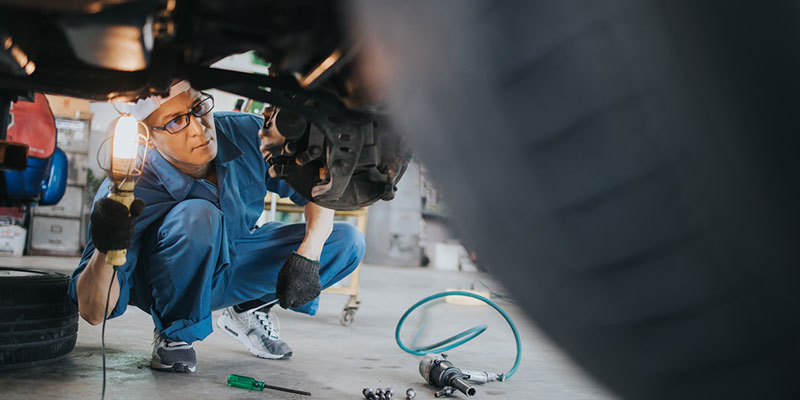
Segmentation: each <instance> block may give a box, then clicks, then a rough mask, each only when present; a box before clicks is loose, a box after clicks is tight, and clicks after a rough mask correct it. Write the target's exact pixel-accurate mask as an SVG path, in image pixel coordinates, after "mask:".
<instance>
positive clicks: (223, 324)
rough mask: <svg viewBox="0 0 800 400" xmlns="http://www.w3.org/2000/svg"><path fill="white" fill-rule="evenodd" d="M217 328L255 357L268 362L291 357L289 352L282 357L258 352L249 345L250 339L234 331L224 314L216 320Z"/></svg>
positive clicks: (251, 344)
mask: <svg viewBox="0 0 800 400" xmlns="http://www.w3.org/2000/svg"><path fill="white" fill-rule="evenodd" d="M217 327H218V328H219V329H221V330H222V331H223V332H225V333H227V334H228V336H230V337H232V338H234V339H236V340H238V341H239V343H241V344H243V345H244V346H245V347H247V350H250V353H252V354H253V355H254V356H256V357H259V358H266V359H268V360H286V359H288V358H290V357H291V356H292V352H291V351H290V352H288V353H286V354H284V355H282V356H276V355H274V354H270V353H264V352H262V351H259V350H258V349H257V348H256V347H255V346H253V343H250V339H248V338H247V335H246V334H245V333H244V332H242V331H240V330H238V329H236V326H235V325H234V323H233V321H232V320H231V319H230V318H229V317H228V316H226V315H225V314H223V315H220V316H219V318H217Z"/></svg>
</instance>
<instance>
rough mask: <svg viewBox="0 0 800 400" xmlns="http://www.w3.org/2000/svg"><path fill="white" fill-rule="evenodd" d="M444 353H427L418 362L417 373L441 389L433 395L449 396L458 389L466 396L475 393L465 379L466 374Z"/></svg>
mask: <svg viewBox="0 0 800 400" xmlns="http://www.w3.org/2000/svg"><path fill="white" fill-rule="evenodd" d="M445 357H446V356H444V355H438V354H428V355H426V356H425V357H422V360H421V361H420V362H419V373H420V375H422V377H423V378H424V379H425V380H426V381H427V382H428V383H430V384H431V385H433V386H436V387H437V388H439V389H441V390H440V391H438V392H436V393H435V394H434V396H436V397H437V398H439V397H442V396H449V395H451V394H453V393H454V392H455V390H456V389H458V390H459V391H460V392H461V393H464V394H465V395H467V396H474V395H475V388H474V387H472V386H470V384H469V383H467V381H466V379H465V378H466V377H467V375H465V374H464V373H463V372H461V370H460V369H458V368H456V367H455V366H454V365H453V363H451V362H450V361H448V360H447V359H446V358H445Z"/></svg>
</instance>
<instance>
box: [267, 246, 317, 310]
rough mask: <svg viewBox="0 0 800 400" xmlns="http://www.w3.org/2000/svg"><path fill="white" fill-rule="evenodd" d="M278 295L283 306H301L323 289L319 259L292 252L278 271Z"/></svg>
mask: <svg viewBox="0 0 800 400" xmlns="http://www.w3.org/2000/svg"><path fill="white" fill-rule="evenodd" d="M276 289H277V295H278V299H279V300H280V305H281V307H283V308H289V307H293V308H296V307H300V306H302V305H303V304H306V303H308V302H309V301H311V300H314V299H315V298H317V297H318V296H319V294H320V292H321V291H322V285H321V284H320V281H319V261H314V260H310V259H308V258H305V257H303V256H301V255H299V254H297V253H292V254H291V255H290V256H289V258H287V259H286V262H285V263H284V264H283V267H282V268H281V270H280V272H278V284H277V288H276Z"/></svg>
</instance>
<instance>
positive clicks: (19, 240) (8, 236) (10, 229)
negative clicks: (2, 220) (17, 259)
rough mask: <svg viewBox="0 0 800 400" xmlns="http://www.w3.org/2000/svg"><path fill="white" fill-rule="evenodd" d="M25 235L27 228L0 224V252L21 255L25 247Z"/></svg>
mask: <svg viewBox="0 0 800 400" xmlns="http://www.w3.org/2000/svg"><path fill="white" fill-rule="evenodd" d="M26 235H27V230H25V228H23V227H21V226H16V225H4V226H0V254H2V255H9V256H21V255H22V250H23V249H25V237H26Z"/></svg>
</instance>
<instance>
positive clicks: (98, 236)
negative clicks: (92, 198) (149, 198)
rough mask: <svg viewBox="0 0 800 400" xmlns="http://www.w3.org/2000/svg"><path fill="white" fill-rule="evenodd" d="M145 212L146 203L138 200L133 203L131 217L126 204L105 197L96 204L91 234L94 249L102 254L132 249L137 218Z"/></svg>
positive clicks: (92, 217)
mask: <svg viewBox="0 0 800 400" xmlns="http://www.w3.org/2000/svg"><path fill="white" fill-rule="evenodd" d="M142 210H144V202H143V201H141V200H139V199H136V200H134V201H133V203H131V209H130V215H129V214H128V207H125V205H124V204H122V203H120V202H118V201H115V200H112V199H110V198H108V197H104V198H102V199H100V200H98V201H97V203H95V204H94V210H93V211H92V216H91V217H90V220H91V222H92V227H91V229H90V231H89V234H90V235H91V237H92V242H93V243H94V247H95V248H96V249H97V250H98V251H100V252H101V253H107V252H108V251H109V250H123V249H127V248H128V247H131V239H133V227H134V226H135V225H136V218H137V217H138V216H139V214H141V213H142Z"/></svg>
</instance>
